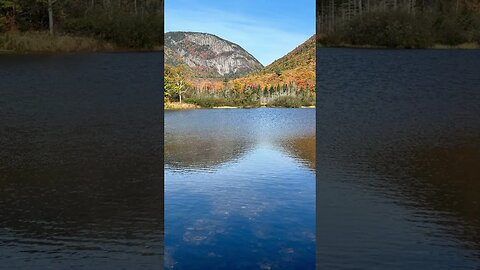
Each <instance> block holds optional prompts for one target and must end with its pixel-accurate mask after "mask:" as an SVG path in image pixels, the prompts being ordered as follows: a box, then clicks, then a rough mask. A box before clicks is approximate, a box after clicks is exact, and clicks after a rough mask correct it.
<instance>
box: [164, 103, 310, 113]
mask: <svg viewBox="0 0 480 270" xmlns="http://www.w3.org/2000/svg"><path fill="white" fill-rule="evenodd" d="M247 108H249V109H251V108H287V107H281V106H267V105H261V106H256V107H252V106H248V107H240V106H215V107H201V106H198V105H195V104H191V103H185V102H182V103H180V102H165V104H164V109H165V110H167V111H169V110H195V109H247ZM295 108H315V106H313V105H312V106H300V107H295Z"/></svg>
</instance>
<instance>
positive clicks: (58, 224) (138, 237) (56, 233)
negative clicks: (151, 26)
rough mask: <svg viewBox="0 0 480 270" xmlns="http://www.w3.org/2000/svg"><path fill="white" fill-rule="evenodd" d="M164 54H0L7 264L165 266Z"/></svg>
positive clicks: (2, 247) (2, 243)
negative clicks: (162, 90)
mask: <svg viewBox="0 0 480 270" xmlns="http://www.w3.org/2000/svg"><path fill="white" fill-rule="evenodd" d="M162 74H163V53H96V54H70V55H68V54H66V55H22V56H19V55H2V56H0V95H1V98H0V143H1V146H2V148H1V151H0V262H1V263H0V269H115V270H118V269H162V267H163V259H162V258H163V175H162V174H163V165H162V163H163V157H162V151H163V146H162V142H163V116H162V100H163V94H162V92H161V89H162V84H163V82H162Z"/></svg>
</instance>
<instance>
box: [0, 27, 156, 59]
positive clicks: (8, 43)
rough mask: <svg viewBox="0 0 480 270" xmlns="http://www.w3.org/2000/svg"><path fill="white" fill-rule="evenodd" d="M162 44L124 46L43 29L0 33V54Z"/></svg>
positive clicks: (110, 50) (122, 49)
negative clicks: (50, 32)
mask: <svg viewBox="0 0 480 270" xmlns="http://www.w3.org/2000/svg"><path fill="white" fill-rule="evenodd" d="M161 51H163V45H161V44H159V45H157V46H154V47H153V48H151V49H145V48H126V47H122V46H119V45H116V44H114V43H112V42H107V41H104V40H100V39H97V38H93V37H88V36H77V35H71V34H63V33H56V34H54V35H50V34H49V33H48V32H45V31H28V32H8V33H0V55H32V54H45V55H48V54H58V53H65V54H68V53H122V52H161Z"/></svg>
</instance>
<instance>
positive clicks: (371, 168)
mask: <svg viewBox="0 0 480 270" xmlns="http://www.w3.org/2000/svg"><path fill="white" fill-rule="evenodd" d="M317 59H318V63H319V65H317V67H318V70H317V72H318V76H317V85H319V91H318V95H319V99H318V100H319V106H318V107H317V119H318V121H317V127H318V129H317V132H318V133H317V134H318V137H317V140H318V167H317V168H318V183H317V188H318V194H317V205H318V215H317V218H318V219H317V224H318V226H317V233H318V239H319V240H318V243H317V244H318V253H317V256H318V264H319V266H320V268H325V269H351V267H352V266H354V267H358V268H360V269H405V268H410V269H412V268H413V269H478V268H480V237H479V236H480V199H479V198H480V182H479V181H480V171H479V166H478V164H480V120H479V115H480V106H479V104H480V76H479V75H480V73H479V72H478V66H480V52H479V51H461V50H445V51H442V50H440V51H439V50H351V49H321V50H319V51H318V52H317Z"/></svg>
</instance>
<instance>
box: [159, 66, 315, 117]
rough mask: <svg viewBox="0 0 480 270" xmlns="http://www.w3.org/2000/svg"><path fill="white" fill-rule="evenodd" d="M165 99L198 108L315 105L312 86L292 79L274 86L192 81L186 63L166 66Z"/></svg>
mask: <svg viewBox="0 0 480 270" xmlns="http://www.w3.org/2000/svg"><path fill="white" fill-rule="evenodd" d="M164 97H165V100H164V101H165V102H187V103H192V104H196V105H199V106H201V107H207V108H208V107H216V106H237V107H258V106H261V105H267V106H278V107H300V106H312V105H315V87H314V86H313V87H309V86H308V85H307V86H305V87H304V86H299V85H297V84H296V83H295V82H293V81H290V82H287V83H285V82H283V83H277V84H275V85H263V86H262V85H260V84H254V83H242V82H240V81H238V80H227V79H225V80H224V81H223V82H222V81H217V82H212V83H195V82H194V81H193V78H191V77H190V72H189V69H188V67H186V66H182V65H180V66H170V65H166V66H165V76H164Z"/></svg>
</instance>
